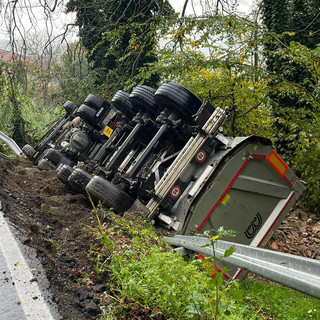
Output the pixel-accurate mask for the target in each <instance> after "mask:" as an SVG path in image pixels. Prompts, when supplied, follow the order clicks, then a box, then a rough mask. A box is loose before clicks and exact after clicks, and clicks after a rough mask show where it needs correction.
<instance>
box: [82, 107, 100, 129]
mask: <svg viewBox="0 0 320 320" xmlns="http://www.w3.org/2000/svg"><path fill="white" fill-rule="evenodd" d="M96 114H97V110H94V109H93V108H91V107H88V106H87V105H85V104H82V105H81V106H80V107H79V108H78V110H77V115H78V116H79V117H81V119H83V120H84V121H85V122H87V123H90V124H96V123H97V120H98V118H97V117H96Z"/></svg>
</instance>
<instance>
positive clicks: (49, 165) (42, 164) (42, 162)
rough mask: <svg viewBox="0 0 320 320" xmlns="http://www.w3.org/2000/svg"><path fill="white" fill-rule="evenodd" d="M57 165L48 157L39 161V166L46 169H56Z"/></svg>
mask: <svg viewBox="0 0 320 320" xmlns="http://www.w3.org/2000/svg"><path fill="white" fill-rule="evenodd" d="M56 167H57V166H55V165H54V164H53V163H52V162H51V161H49V160H48V159H41V160H40V161H39V163H38V168H39V169H41V170H45V171H50V170H56Z"/></svg>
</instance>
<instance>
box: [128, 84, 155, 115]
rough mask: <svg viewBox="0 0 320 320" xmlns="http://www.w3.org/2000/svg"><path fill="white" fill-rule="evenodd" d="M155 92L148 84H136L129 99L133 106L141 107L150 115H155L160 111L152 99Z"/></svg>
mask: <svg viewBox="0 0 320 320" xmlns="http://www.w3.org/2000/svg"><path fill="white" fill-rule="evenodd" d="M155 92H156V90H154V89H153V88H150V87H148V86H144V85H143V86H137V87H136V88H135V89H134V90H133V91H132V92H131V94H130V96H129V99H130V102H131V103H132V105H133V106H134V107H135V108H137V109H142V110H144V111H145V112H148V113H149V114H150V115H151V116H153V117H157V116H158V114H159V113H160V108H159V106H158V105H157V103H156V101H155V99H154V94H155Z"/></svg>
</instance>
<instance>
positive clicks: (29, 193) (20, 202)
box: [0, 154, 320, 320]
mask: <svg viewBox="0 0 320 320" xmlns="http://www.w3.org/2000/svg"><path fill="white" fill-rule="evenodd" d="M0 201H1V204H2V211H3V212H4V213H5V214H6V216H7V217H9V219H10V220H11V222H12V223H14V224H15V225H16V226H17V227H18V228H19V230H20V235H19V236H20V238H21V239H22V241H23V242H24V243H26V244H28V245H29V246H30V247H32V248H34V250H35V251H36V253H37V256H38V258H39V260H40V261H41V262H42V264H43V266H44V268H45V270H46V272H47V277H48V279H49V281H50V283H51V289H52V292H53V295H54V297H55V299H56V302H57V303H58V305H59V311H60V313H61V315H62V317H63V319H64V320H69V319H70V320H76V319H77V320H82V319H95V318H96V316H97V314H99V312H100V309H99V306H98V303H99V301H98V300H96V299H95V298H94V290H92V289H90V288H88V287H87V286H86V285H85V283H83V281H82V280H81V279H82V277H83V275H84V274H90V272H92V270H93V266H92V265H91V263H90V259H89V257H88V253H89V249H90V243H92V241H93V240H94V239H92V238H91V235H90V233H89V232H88V231H87V230H88V228H87V226H89V225H92V223H94V222H93V221H94V218H93V215H92V213H91V206H90V203H89V201H88V200H87V199H86V197H85V196H83V195H78V194H74V193H72V192H71V191H69V190H67V189H66V187H65V186H64V185H63V184H62V183H61V182H60V181H59V180H58V179H57V178H56V172H45V171H40V170H39V169H38V168H37V167H34V166H33V165H32V164H31V163H30V162H29V161H27V160H23V159H21V160H16V159H10V158H7V157H5V156H3V155H1V154H0ZM319 243H320V217H319V216H317V215H315V214H312V213H309V212H305V211H304V210H302V209H297V210H295V211H293V212H291V213H290V215H289V216H288V217H287V219H285V221H284V223H283V224H282V225H281V226H280V228H279V230H278V231H277V232H276V234H275V235H274V237H273V239H272V240H271V242H270V248H271V249H273V250H280V251H283V252H289V253H293V254H298V255H303V256H306V257H310V258H315V259H320V252H319V249H318V248H319ZM93 289H94V288H93Z"/></svg>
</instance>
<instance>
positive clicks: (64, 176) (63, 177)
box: [57, 164, 74, 185]
mask: <svg viewBox="0 0 320 320" xmlns="http://www.w3.org/2000/svg"><path fill="white" fill-rule="evenodd" d="M73 171H74V169H73V168H72V167H70V166H68V165H67V164H63V165H62V166H61V167H60V168H59V170H58V172H57V177H58V179H59V180H60V181H61V182H62V183H64V184H66V185H68V179H69V177H70V175H71V173H72V172H73Z"/></svg>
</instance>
